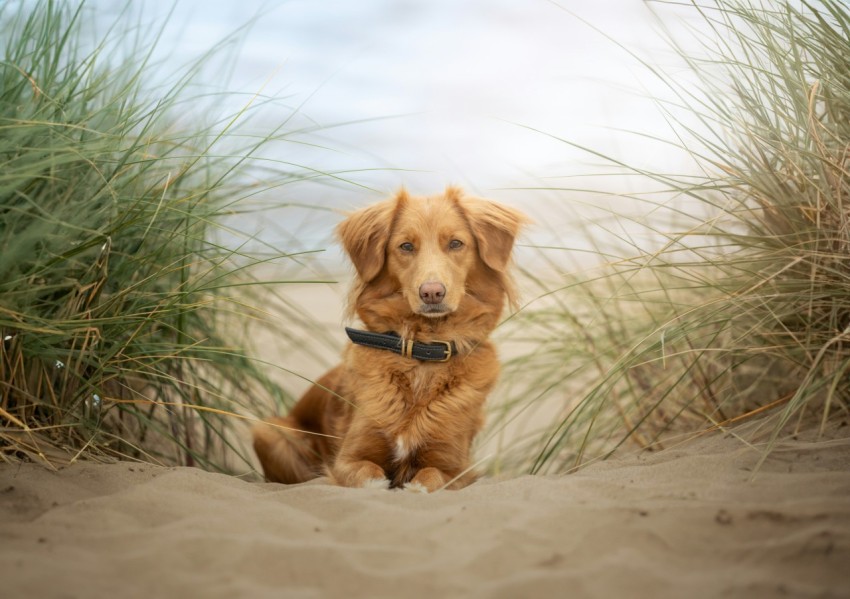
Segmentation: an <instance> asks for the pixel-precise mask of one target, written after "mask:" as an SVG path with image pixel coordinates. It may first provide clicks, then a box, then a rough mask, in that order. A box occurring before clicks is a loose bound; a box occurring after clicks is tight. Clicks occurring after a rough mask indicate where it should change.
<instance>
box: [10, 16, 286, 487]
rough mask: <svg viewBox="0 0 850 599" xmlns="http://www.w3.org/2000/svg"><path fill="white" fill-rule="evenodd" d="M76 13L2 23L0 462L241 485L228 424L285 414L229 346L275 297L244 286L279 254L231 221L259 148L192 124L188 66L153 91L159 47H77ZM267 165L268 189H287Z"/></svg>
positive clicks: (275, 395)
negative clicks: (155, 473)
mask: <svg viewBox="0 0 850 599" xmlns="http://www.w3.org/2000/svg"><path fill="white" fill-rule="evenodd" d="M90 16H91V15H90V13H88V12H87V11H86V9H85V7H84V5H82V4H80V5H79V6H78V7H77V8H76V9H69V8H68V5H67V4H64V3H53V2H37V3H24V2H21V3H6V4H4V6H3V7H2V8H0V40H2V44H3V47H2V53H3V56H2V62H0V162H2V164H3V167H2V169H1V170H0V425H1V426H2V428H0V451H2V452H3V454H18V455H21V454H25V455H28V456H30V457H32V458H34V459H39V460H47V461H50V458H51V456H56V455H58V454H59V453H62V452H70V455H80V454H82V453H84V454H85V455H88V456H98V455H107V456H122V457H130V458H136V459H144V460H154V461H159V462H163V463H169V464H174V463H177V464H190V465H193V464H194V465H202V466H204V467H207V468H214V469H233V468H236V469H239V470H243V471H244V470H245V469H246V464H247V463H248V461H247V460H248V458H247V453H246V451H245V449H244V447H243V446H242V440H241V439H240V438H238V436H237V435H234V434H233V429H234V425H236V424H238V423H239V421H240V419H242V418H248V419H250V418H251V417H252V415H253V414H255V413H259V414H261V413H262V411H265V410H266V409H268V408H267V407H265V406H268V402H269V398H272V399H273V400H274V401H276V402H277V403H278V404H280V403H283V402H286V401H288V399H289V398H288V396H287V394H286V392H285V390H284V389H282V388H280V387H279V386H278V385H276V384H275V383H273V382H272V381H271V380H270V379H269V377H268V376H267V375H266V373H265V371H266V370H268V367H264V366H263V365H261V364H259V363H258V362H256V361H255V360H253V359H251V357H250V355H249V354H248V353H247V351H246V350H244V349H243V347H245V345H244V342H245V339H244V335H243V334H242V332H243V330H244V327H245V324H244V323H245V322H246V321H249V320H251V319H253V320H258V319H262V318H264V317H265V316H266V315H265V314H264V313H263V312H262V311H261V310H257V309H253V308H251V307H250V306H251V305H252V303H251V301H252V299H253V301H254V303H253V305H266V304H267V303H269V302H270V301H272V300H273V294H274V286H273V285H269V284H268V283H269V282H267V281H266V282H264V286H263V288H262V289H261V288H259V287H258V286H256V282H257V279H256V276H255V275H254V274H253V273H254V271H255V269H256V268H257V267H259V266H263V265H264V264H266V263H268V262H271V261H273V260H278V259H286V258H288V256H286V255H284V254H283V253H282V252H279V251H277V250H275V249H274V248H269V247H264V246H262V244H259V243H258V242H256V241H255V240H252V239H250V237H248V236H245V235H240V234H239V233H238V232H237V231H233V230H231V229H229V228H228V227H227V226H226V225H227V222H228V221H227V220H226V219H227V217H228V216H229V215H231V214H232V213H234V212H236V211H237V208H238V201H239V199H240V198H246V197H250V196H251V195H253V194H254V193H256V187H257V185H256V184H254V183H246V181H249V180H251V181H253V180H254V179H250V178H249V177H247V176H246V173H249V172H252V171H251V169H252V168H254V164H253V163H252V156H253V155H254V154H256V152H257V150H258V149H259V148H261V147H262V145H263V144H264V143H266V142H268V141H269V140H270V139H272V137H271V136H270V137H266V138H260V139H259V140H258V139H256V138H254V137H252V136H248V135H245V136H242V135H240V134H239V129H238V126H239V122H240V119H241V118H243V116H244V115H243V114H239V115H236V116H233V117H223V118H221V119H212V120H213V121H216V120H217V122H218V124H214V125H209V126H207V125H203V124H199V123H197V122H191V121H190V120H187V119H186V118H185V116H184V113H185V107H186V105H193V106H196V107H198V108H200V107H201V106H205V107H208V104H205V103H204V101H203V98H199V97H196V92H195V91H194V88H193V86H192V79H193V76H194V75H195V74H196V73H197V71H198V70H199V69H200V67H201V64H202V63H199V64H196V65H194V66H190V67H188V68H187V69H185V70H184V71H182V72H180V73H178V77H177V78H176V83H174V84H172V86H171V87H170V88H166V89H158V90H157V93H156V95H154V94H151V93H150V92H149V90H147V89H146V87H145V86H146V85H149V84H150V82H151V81H152V80H154V79H156V80H160V81H161V80H162V78H161V77H160V75H161V69H162V68H163V65H152V64H150V55H151V52H152V48H153V47H154V46H155V44H156V31H153V32H152V34H150V35H148V34H145V33H143V32H142V33H140V32H139V31H138V30H134V29H132V28H125V29H124V30H122V29H121V27H120V26H119V23H120V22H122V21H120V20H119V21H117V22H116V24H115V25H114V26H113V27H112V28H111V29H110V30H109V31H108V32H107V33H106V34H104V35H102V36H101V37H100V38H98V39H99V40H100V41H99V43H98V44H96V45H95V46H93V47H88V46H86V45H85V44H84V43H83V40H85V39H89V35H86V33H87V32H89V29H91V28H92V24H91V23H89V22H88V18H89V17H90ZM124 16H126V15H124ZM120 18H121V17H119V19H120ZM95 30H97V29H96V28H95ZM125 39H130V40H134V39H135V41H134V42H131V45H130V46H129V47H128V46H127V44H126V43H125V41H124V40H125ZM122 57H124V58H123V59H122ZM152 69H156V70H157V72H156V75H157V77H154V73H153V72H152ZM246 110H247V106H246ZM246 140H247V141H246ZM262 166H263V168H262V170H260V169H259V168H254V171H253V174H254V177H255V178H256V177H259V178H260V181H261V184H262V186H264V187H274V186H279V185H282V184H285V183H286V182H287V181H291V180H295V179H297V178H298V177H297V175H296V174H293V173H292V172H283V171H275V169H274V168H268V167H267V166H264V165H262ZM217 239H229V240H231V241H230V242H228V245H229V247H226V246H225V245H223V243H224V242H218V241H216V240H217ZM233 240H235V241H233ZM249 242H250V244H251V245H252V247H255V248H256V247H257V246H259V247H260V248H261V250H262V251H257V250H256V249H255V250H252V251H250V252H249V251H248V250H246V249H245V247H246V246H247V245H248V244H249ZM295 318H297V316H294V315H293V319H295ZM265 326H271V325H268V324H267V325H265ZM285 326H286V325H285V324H284V327H285ZM293 326H294V325H293ZM283 334H285V333H283ZM259 406H264V407H262V408H258V409H257V410H255V407H259ZM57 450H59V451H58V452H57Z"/></svg>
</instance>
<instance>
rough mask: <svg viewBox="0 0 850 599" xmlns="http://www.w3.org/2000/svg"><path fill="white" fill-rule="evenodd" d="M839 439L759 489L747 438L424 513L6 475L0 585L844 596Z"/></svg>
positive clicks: (359, 493) (805, 453) (270, 492)
mask: <svg viewBox="0 0 850 599" xmlns="http://www.w3.org/2000/svg"><path fill="white" fill-rule="evenodd" d="M747 426H749V427H752V426H754V425H753V424H750V425H747ZM845 426H846V425H845ZM845 430H846V429H845V428H843V427H842V426H841V422H838V423H836V425H835V426H834V427H833V428H832V429H830V430H828V431H827V434H826V435H824V436H822V437H821V438H820V439H816V438H815V436H814V433H810V434H801V435H795V436H794V437H795V438H792V437H789V438H787V439H783V440H782V441H781V442H780V444H779V446H778V448H777V449H776V451H774V452H773V453H772V454H771V456H770V457H769V459H768V460H767V461H766V462H765V464H764V465H763V467H762V468H761V470H760V471H759V472H758V474H757V475H756V476H755V478H754V479H753V473H752V469H753V467H754V466H755V464H756V463H757V461H758V459H759V457H760V453H759V452H758V450H757V448H758V446H759V445H758V444H759V440H758V437H759V435H758V434H756V443H755V444H754V445H753V446H750V445H748V444H746V443H743V442H742V441H741V440H740V438H739V436H738V435H739V433H740V434H742V433H745V432H746V433H747V434H749V433H751V432H752V430H750V431H746V430H744V429H739V430H738V431H736V432H735V434H728V433H715V434H711V435H706V436H704V437H702V438H700V439H697V440H695V441H691V442H688V443H686V444H683V445H680V446H679V447H676V448H672V449H668V450H665V451H661V452H657V453H653V454H647V453H642V454H636V455H630V456H624V457H620V458H617V459H614V460H610V461H608V462H604V463H598V464H595V465H592V466H590V467H588V468H585V469H583V470H581V471H580V472H578V473H576V474H572V475H566V476H558V477H532V476H523V477H518V478H513V479H508V480H492V479H486V478H485V479H483V480H481V481H479V482H478V483H476V484H474V485H472V486H471V487H468V488H467V489H464V490H462V491H444V492H439V493H436V494H433V495H421V494H414V493H410V492H405V491H380V490H361V489H344V488H338V487H334V486H331V485H329V484H328V483H327V481H325V480H323V479H320V480H317V481H314V482H312V483H308V484H303V485H297V486H292V487H286V486H283V485H278V484H270V483H256V482H246V481H243V480H240V479H237V478H234V477H230V476H225V475H221V474H212V473H208V472H203V471H200V470H197V469H192V468H163V467H156V466H151V465H147V464H137V463H130V462H117V463H113V464H94V463H77V464H75V465H73V466H70V467H66V468H63V469H60V470H58V471H51V470H49V469H47V468H45V467H43V466H40V465H36V464H32V463H6V464H3V465H0V539H2V544H0V580H2V581H3V582H2V588H3V596H4V597H115V596H119V597H151V596H153V597H194V596H204V597H262V596H276V597H343V596H345V597H355V596H356V597H390V596H393V597H395V596H399V594H402V595H404V596H409V597H455V596H456V597H565V596H570V597H748V598H752V597H786V596H787V597H846V596H850V568H848V564H850V439H848V438H846V435H843V437H842V433H843V431H845ZM762 440H763V439H762Z"/></svg>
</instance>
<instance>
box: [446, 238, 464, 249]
mask: <svg viewBox="0 0 850 599" xmlns="http://www.w3.org/2000/svg"><path fill="white" fill-rule="evenodd" d="M462 247H463V242H462V241H461V240H460V239H452V240H451V242H450V243H449V249H452V250H456V249H459V248H462Z"/></svg>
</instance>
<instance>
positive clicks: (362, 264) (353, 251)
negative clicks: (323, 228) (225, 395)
mask: <svg viewBox="0 0 850 599" xmlns="http://www.w3.org/2000/svg"><path fill="white" fill-rule="evenodd" d="M525 222H526V219H525V217H524V216H523V215H522V214H520V213H519V212H517V211H515V210H513V209H511V208H507V207H504V206H500V205H498V204H495V203H493V202H489V201H486V200H480V199H475V198H469V197H465V196H464V195H463V194H462V192H461V191H460V190H458V189H456V188H449V189H447V190H446V192H445V193H444V194H442V195H438V196H434V197H429V198H413V197H410V196H408V194H407V193H406V192H404V191H401V192H399V193H398V194H397V195H396V196H395V197H394V198H392V199H390V200H386V201H384V202H381V203H378V204H375V205H373V206H370V207H368V208H365V209H363V210H360V211H358V212H355V213H354V214H352V215H351V216H349V218H347V219H346V220H345V221H344V222H343V223H342V224H340V226H339V228H338V229H337V233H338V236H339V239H340V241H341V242H342V245H343V247H344V248H345V251H346V252H347V253H348V255H349V256H350V258H351V261H352V262H353V263H354V266H355V268H356V269H357V278H356V280H355V283H354V285H353V288H352V291H351V296H350V301H349V306H350V310H351V311H352V312H354V313H356V314H357V316H359V318H360V320H362V321H363V323H364V325H365V328H366V329H368V330H370V331H375V332H381V333H383V332H387V331H394V332H396V333H398V334H399V335H401V336H402V337H404V338H405V339H415V340H417V341H424V342H432V341H454V343H455V344H456V345H457V347H458V349H459V355H457V356H455V357H452V358H451V359H450V360H449V361H448V362H444V363H443V362H420V361H418V360H415V359H411V358H406V357H403V356H401V355H397V354H394V353H392V352H389V351H384V350H379V349H373V348H369V347H364V346H361V345H353V344H352V345H350V346H349V347H348V348H347V349H346V351H345V353H344V356H343V362H342V364H340V365H339V366H337V367H336V368H334V369H333V370H331V371H330V372H328V373H327V374H325V375H324V376H323V377H322V378H320V379H319V380H318V381H317V384H316V385H314V386H313V387H312V388H311V389H310V390H308V391H307V393H305V394H304V396H303V397H302V398H301V399H300V400H299V401H298V403H297V404H296V405H295V407H294V408H293V409H292V411H291V412H290V413H289V415H288V416H286V417H278V418H270V419H269V420H267V421H266V424H262V425H260V426H258V427H257V428H255V430H254V448H255V450H256V452H257V455H258V456H259V458H260V462H261V464H262V467H263V471H264V472H265V475H266V478H268V479H269V480H271V481H276V482H282V483H298V482H303V481H306V480H309V479H311V478H315V477H317V476H321V475H323V474H325V473H327V474H328V475H329V476H330V477H331V479H332V480H333V481H334V482H336V483H337V484H340V485H345V486H349V487H363V486H384V487H407V488H410V489H416V490H427V491H434V490H437V489H440V488H443V487H447V488H454V489H456V488H461V487H464V486H466V485H468V484H470V483H471V482H472V481H474V480H475V474H474V473H473V472H472V471H471V463H470V462H471V460H470V449H471V445H472V440H473V438H474V437H475V435H476V433H477V432H478V431H479V429H480V428H481V426H482V424H483V422H484V402H485V399H486V397H487V394H488V393H489V392H490V390H491V389H492V387H493V385H494V384H495V382H496V379H497V377H498V373H499V362H498V358H497V356H496V352H495V349H494V348H493V345H492V344H491V342H490V341H489V340H488V336H489V334H490V332H491V331H492V330H493V328H494V327H495V326H496V324H497V322H498V320H499V316H500V314H501V312H502V309H503V307H504V304H505V300H507V301H508V302H509V303H511V304H514V303H515V301H516V300H515V293H514V288H513V283H512V281H511V278H510V276H509V273H508V267H509V264H510V259H511V251H512V249H513V244H514V239H515V237H516V235H517V233H518V232H519V230H520V228H521V226H522V225H523V224H524V223H525Z"/></svg>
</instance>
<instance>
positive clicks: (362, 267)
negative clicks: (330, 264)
mask: <svg viewBox="0 0 850 599" xmlns="http://www.w3.org/2000/svg"><path fill="white" fill-rule="evenodd" d="M406 200H407V193H406V192H405V191H404V190H402V191H400V192H399V193H398V195H396V197H394V198H392V199H390V200H385V201H383V202H379V203H377V204H374V205H372V206H369V207H368V208H363V209H362V210H358V211H357V212H354V213H353V214H351V215H350V216H349V217H348V218H346V219H345V220H344V221H342V222H341V223H340V224H339V226H338V227H337V229H336V234H337V237H339V240H340V242H341V243H342V247H343V248H344V249H345V251H346V252H347V253H348V256H349V257H350V258H351V262H352V263H353V264H354V268H356V269H357V274H358V275H359V276H360V279H361V280H362V281H363V282H364V283H368V282H369V281H371V280H372V279H374V278H375V277H377V276H378V273H380V272H381V269H382V268H383V267H384V260H385V258H386V252H387V242H389V239H390V231H391V229H392V225H393V220H394V219H395V214H396V212H397V211H398V209H399V207H400V206H401V205H402V204H403V203H404V202H405V201H406Z"/></svg>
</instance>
